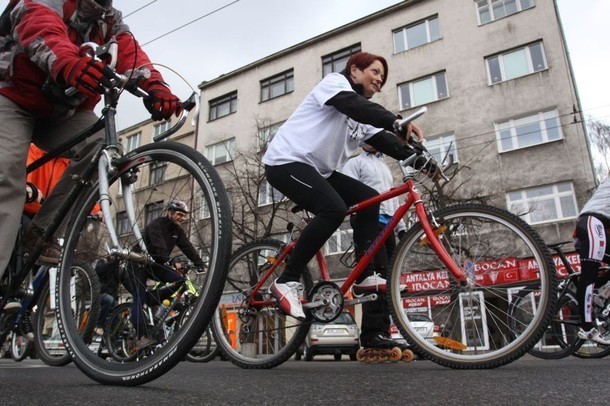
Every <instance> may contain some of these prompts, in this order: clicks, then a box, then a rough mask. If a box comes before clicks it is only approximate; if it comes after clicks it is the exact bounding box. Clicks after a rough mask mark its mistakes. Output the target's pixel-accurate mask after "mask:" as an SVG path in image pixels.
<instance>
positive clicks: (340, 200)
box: [263, 52, 423, 339]
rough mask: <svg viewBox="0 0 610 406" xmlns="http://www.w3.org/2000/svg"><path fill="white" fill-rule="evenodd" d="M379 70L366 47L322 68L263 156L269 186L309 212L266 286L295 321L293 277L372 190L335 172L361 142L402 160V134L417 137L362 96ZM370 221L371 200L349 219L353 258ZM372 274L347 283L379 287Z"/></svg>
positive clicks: (374, 217) (375, 216)
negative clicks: (336, 67)
mask: <svg viewBox="0 0 610 406" xmlns="http://www.w3.org/2000/svg"><path fill="white" fill-rule="evenodd" d="M387 75H388V65H387V62H386V60H385V59H384V58H383V57H381V56H377V55H373V54H370V53H366V52H358V53H356V54H354V55H352V56H351V57H350V58H349V60H348V61H347V64H346V67H345V70H344V71H343V72H341V73H330V74H328V75H327V76H325V77H324V78H323V79H322V81H320V82H319V83H318V84H317V85H316V86H315V88H314V89H313V90H312V91H311V92H310V93H309V95H308V96H307V97H306V98H305V100H304V101H303V102H302V103H301V105H300V106H299V107H298V108H297V110H296V111H295V112H294V113H293V114H292V115H291V116H290V117H289V118H288V120H287V121H286V122H285V123H284V124H283V125H282V126H281V127H280V128H279V129H278V131H277V133H276V135H275V136H274V137H273V140H272V141H271V142H270V144H269V146H268V149H267V152H266V153H265V155H264V156H263V163H264V164H265V173H266V176H267V181H268V182H269V184H271V186H273V187H274V188H275V189H277V190H278V191H280V192H281V193H283V194H284V196H286V197H288V198H289V199H290V200H292V201H293V202H294V203H296V204H297V205H299V206H300V207H302V208H303V209H305V210H307V211H309V212H311V213H313V214H314V215H315V217H314V218H313V220H312V221H311V222H310V223H309V224H308V225H307V226H306V227H305V228H304V229H303V231H302V233H301V237H300V238H299V240H298V242H297V244H296V246H295V247H294V250H293V251H292V253H291V255H290V258H289V259H288V261H287V264H286V267H285V269H284V271H283V272H282V274H281V275H280V276H279V278H277V279H276V280H275V281H274V282H273V283H272V285H271V288H270V292H271V294H272V295H273V296H274V297H275V298H276V300H277V301H278V303H279V306H280V309H281V310H282V311H283V312H284V313H286V314H289V315H291V316H293V317H295V318H297V319H301V320H303V319H304V318H305V314H304V313H303V308H302V304H301V302H300V300H299V295H298V291H299V289H300V283H299V282H298V281H299V279H300V276H301V274H302V272H304V270H305V269H306V268H305V267H306V265H307V263H308V262H309V261H310V259H311V258H312V257H313V256H314V255H315V253H316V252H317V251H318V250H319V249H320V248H321V247H322V246H323V245H324V243H325V242H326V241H327V240H328V238H329V237H330V236H331V235H332V234H333V233H334V232H335V230H336V229H337V228H338V227H339V226H340V225H341V223H342V222H343V220H344V218H345V214H346V211H347V208H348V207H349V206H351V205H353V204H355V203H357V202H360V201H362V200H365V199H368V198H371V197H374V196H376V195H378V193H377V191H376V190H375V189H373V188H371V187H369V186H367V185H365V184H363V183H362V182H360V181H358V180H356V179H354V178H352V177H350V176H347V175H344V174H342V173H340V172H338V169H340V168H341V167H342V166H343V164H344V163H345V162H346V161H347V159H348V158H349V157H350V156H351V155H352V153H353V152H354V151H355V150H356V148H358V147H359V145H360V143H362V142H364V143H367V144H369V145H372V146H373V147H375V148H376V149H378V150H379V151H381V152H383V153H384V154H386V155H389V156H391V157H392V158H395V159H399V160H402V159H406V158H408V157H410V156H412V155H413V154H414V153H415V152H414V151H413V150H412V149H411V148H410V147H408V146H406V145H405V141H404V139H405V138H406V135H407V134H409V133H411V132H413V133H414V134H415V135H417V137H418V138H419V139H420V140H421V139H423V135H422V132H421V130H420V129H419V128H418V127H417V126H416V125H415V124H412V123H410V124H409V125H408V127H407V128H406V130H405V131H404V132H403V133H401V134H400V136H398V135H396V134H394V133H393V131H399V129H398V128H397V125H396V124H397V122H398V120H399V119H400V117H399V116H397V115H396V114H394V113H392V112H390V111H388V110H386V109H385V108H383V107H382V106H380V105H379V104H376V103H373V102H371V101H370V100H369V99H370V98H371V97H373V95H374V94H375V93H377V92H379V91H380V90H381V88H382V87H383V85H384V84H385V82H386V80H387ZM378 220H379V205H378V204H377V205H374V206H371V207H370V208H368V209H366V210H363V211H362V212H360V213H358V214H357V215H356V216H355V218H354V220H353V222H352V226H353V229H354V244H355V246H356V255H357V256H360V255H362V254H363V253H364V251H365V250H366V248H367V247H368V246H369V244H370V243H371V241H373V239H374V238H375V236H376V234H377V224H378ZM374 272H375V269H374V266H373V265H372V264H371V265H370V266H369V267H368V268H367V269H366V270H365V271H364V272H363V273H362V274H361V275H360V277H359V279H358V280H357V281H356V282H357V283H356V284H355V285H354V287H355V288H358V287H364V286H369V287H370V286H372V285H375V286H378V285H385V279H383V278H379V277H374V276H373V274H374ZM383 333H384V332H383V331H379V332H377V333H376V334H372V337H370V338H371V339H372V338H373V337H379V336H380V335H382V334H383ZM364 338H365V339H368V338H369V337H364Z"/></svg>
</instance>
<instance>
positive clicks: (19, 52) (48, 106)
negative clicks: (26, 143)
mask: <svg viewBox="0 0 610 406" xmlns="http://www.w3.org/2000/svg"><path fill="white" fill-rule="evenodd" d="M100 23H101V24H100ZM11 28H12V33H11V34H10V37H11V39H12V40H14V43H13V47H12V48H11V51H12V52H13V55H11V58H12V62H11V63H10V66H9V69H8V72H7V75H6V77H5V78H4V80H3V81H0V94H2V95H4V96H5V97H7V98H9V99H11V100H12V101H13V102H15V103H17V104H18V105H19V106H21V107H22V108H24V109H26V110H28V111H29V112H31V113H34V114H36V115H41V116H49V115H51V114H53V112H54V110H55V109H54V103H53V102H51V100H50V99H49V98H48V97H47V95H46V94H45V93H44V92H43V91H42V90H41V87H42V85H43V83H44V82H45V81H46V79H47V77H49V76H51V77H52V78H53V79H55V80H57V82H59V83H61V82H63V79H62V75H61V71H62V69H63V68H64V67H65V66H66V64H67V63H68V62H69V61H70V60H73V59H74V58H78V57H80V55H79V46H80V45H81V44H83V43H85V42H95V43H97V44H104V43H106V42H108V40H110V39H111V38H112V37H113V36H116V40H117V42H118V45H119V51H118V58H117V65H116V70H117V72H119V73H124V72H125V71H127V70H129V69H131V68H133V67H141V66H145V65H148V67H149V68H150V69H151V73H152V76H151V78H150V79H148V81H147V83H150V82H152V81H163V78H162V76H161V74H160V73H159V72H158V71H156V70H155V69H152V66H150V65H149V64H150V60H149V59H148V56H147V55H146V54H145V53H144V51H143V50H142V49H141V48H140V46H139V45H138V43H137V42H136V40H135V39H134V38H133V36H132V35H131V34H130V33H129V27H128V26H127V25H126V24H124V23H123V20H122V13H121V12H120V11H118V10H116V9H114V8H112V9H108V10H105V9H104V8H103V7H101V6H99V5H98V4H97V3H96V2H95V1H94V0H64V1H61V0H36V1H32V0H21V1H20V2H19V4H17V5H16V6H15V9H14V10H13V12H12V13H11ZM5 52H6V51H5ZM147 83H144V84H143V85H142V87H143V88H145V89H146V86H147ZM99 100H100V96H96V97H90V98H88V99H87V100H85V101H84V102H83V103H82V104H81V105H80V106H79V107H78V109H80V110H93V108H94V107H95V105H96V104H97V102H98V101H99Z"/></svg>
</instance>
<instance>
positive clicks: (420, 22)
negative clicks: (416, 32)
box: [392, 14, 443, 54]
mask: <svg viewBox="0 0 610 406" xmlns="http://www.w3.org/2000/svg"><path fill="white" fill-rule="evenodd" d="M431 21H436V26H437V29H438V37H435V38H432V33H431V27H430V22H431ZM421 25H424V26H425V30H426V42H424V43H422V44H419V45H414V46H409V35H408V32H409V30H410V29H413V28H415V27H419V26H421ZM399 34H402V43H403V44H404V46H405V48H404V49H401V50H399V49H398V47H397V45H398V44H397V41H396V39H397V35H399ZM442 37H443V36H442V35H441V32H440V21H439V18H438V14H435V15H433V16H430V17H427V18H424V19H422V20H418V21H416V22H414V23H411V24H409V25H405V26H403V27H401V28H398V29H396V30H393V31H392V43H393V45H394V54H399V53H401V52H407V51H409V50H411V49H415V48H418V47H421V46H424V45H427V44H430V43H432V42H435V41H438V40H440V39H442Z"/></svg>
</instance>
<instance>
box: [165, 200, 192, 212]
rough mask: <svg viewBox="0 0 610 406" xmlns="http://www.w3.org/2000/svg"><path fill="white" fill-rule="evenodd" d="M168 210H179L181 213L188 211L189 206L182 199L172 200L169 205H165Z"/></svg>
mask: <svg viewBox="0 0 610 406" xmlns="http://www.w3.org/2000/svg"><path fill="white" fill-rule="evenodd" d="M167 210H168V211H170V210H171V211H180V212H182V213H188V212H189V207H188V206H187V205H186V203H184V202H183V201H182V200H173V201H172V202H171V203H170V204H169V206H167Z"/></svg>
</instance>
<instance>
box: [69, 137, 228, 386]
mask: <svg viewBox="0 0 610 406" xmlns="http://www.w3.org/2000/svg"><path fill="white" fill-rule="evenodd" d="M112 164H113V168H114V171H111V175H109V179H108V181H109V184H110V193H109V195H110V196H108V197H106V196H104V198H109V199H110V200H111V205H110V210H111V211H112V213H111V214H112V217H113V222H112V223H113V226H114V228H115V229H116V231H117V234H118V236H119V245H120V248H121V252H120V253H117V254H115V257H118V259H119V260H120V262H121V263H119V267H120V268H122V267H124V268H126V269H131V268H130V267H131V266H137V267H143V268H144V269H143V271H144V272H147V273H149V274H151V273H152V272H149V270H148V269H147V268H148V267H152V266H154V264H153V263H150V262H146V263H141V262H140V263H135V262H129V260H128V258H130V255H131V254H132V253H133V252H137V253H140V254H138V255H139V256H140V257H141V253H144V254H146V253H147V247H146V244H144V242H143V241H142V239H141V235H142V233H143V231H144V228H145V227H146V225H147V224H148V223H149V222H150V221H152V220H153V219H154V218H156V217H158V216H160V215H163V214H165V208H166V207H167V206H168V204H169V203H170V202H171V201H173V200H176V199H177V200H181V201H184V202H186V203H187V205H188V206H189V208H190V214H189V216H187V217H185V219H184V222H183V223H182V225H181V226H182V227H183V229H184V231H185V232H186V235H187V238H188V239H189V241H190V242H191V244H192V245H193V247H194V248H195V249H196V250H197V251H198V252H199V255H200V256H201V257H202V258H203V259H204V260H205V261H206V267H205V269H203V270H202V272H200V273H198V274H197V275H194V276H193V277H192V280H193V284H194V285H195V288H196V290H197V298H196V300H194V302H193V303H192V306H191V313H190V317H189V318H188V320H186V321H185V322H184V323H183V324H181V325H180V327H179V329H176V331H175V332H174V333H173V334H172V335H171V337H169V339H167V340H162V341H161V342H157V343H156V345H155V346H154V347H151V348H150V350H147V351H141V352H138V353H137V354H136V356H134V357H133V358H130V357H127V359H126V360H121V362H117V360H116V359H115V358H113V357H108V356H105V355H106V354H104V351H96V349H95V348H91V347H92V346H91V345H90V343H88V342H86V341H85V340H83V339H82V338H81V337H80V336H79V334H78V326H77V325H76V324H75V323H74V320H73V317H72V303H73V299H74V296H78V294H79V292H73V291H71V289H70V284H69V278H68V277H67V275H68V274H69V269H70V267H71V266H72V265H74V264H79V263H86V264H88V265H90V266H94V265H95V264H96V263H97V262H98V261H99V260H101V259H103V258H106V257H108V255H109V251H110V248H111V247H113V245H114V244H113V242H112V239H111V236H110V233H109V231H108V226H107V224H105V223H100V222H99V221H97V220H95V219H94V220H91V218H90V217H91V216H90V213H91V212H92V210H94V207H95V204H96V203H97V202H98V201H99V199H100V197H99V189H98V184H97V182H94V183H93V184H92V186H91V187H90V188H89V189H88V190H86V191H85V193H84V194H83V195H82V198H81V199H80V200H79V201H78V202H76V204H75V206H74V207H75V208H74V210H73V213H72V216H71V219H70V222H69V225H68V231H67V234H66V241H65V245H64V247H63V254H62V262H61V268H60V274H59V277H58V281H57V286H58V289H57V291H58V317H59V320H60V330H61V332H62V337H63V338H64V343H65V345H66V348H67V349H68V351H69V353H70V355H71V356H72V359H73V361H74V363H75V364H76V365H77V366H78V368H79V369H81V370H82V371H83V372H84V373H85V374H86V375H88V376H89V377H90V378H92V379H94V380H95V381H98V382H100V383H104V384H112V385H129V386H133V385H139V384H143V383H146V382H149V381H151V380H153V379H156V378H158V377H159V376H161V375H163V374H164V373H165V372H167V371H168V370H170V369H171V368H172V367H173V366H175V365H176V364H177V363H178V362H179V361H181V360H183V359H184V357H185V356H186V354H187V352H188V351H189V350H190V349H191V348H192V347H193V345H194V344H195V342H197V340H198V339H199V337H200V336H201V334H202V333H203V331H204V329H205V326H207V325H208V323H209V322H210V319H211V317H212V314H213V312H214V310H215V309H216V306H217V303H218V300H219V299H220V294H221V289H222V283H223V282H224V278H225V272H226V269H227V265H228V260H229V255H230V250H231V228H230V227H231V218H230V211H229V201H228V197H227V194H226V191H225V189H224V186H223V184H222V182H221V180H220V177H219V176H218V174H217V173H216V171H215V170H214V168H213V167H212V165H211V164H210V163H209V162H208V161H207V160H206V159H205V158H204V157H203V156H202V155H201V154H200V153H199V152H197V151H195V150H194V149H193V148H191V147H189V146H186V145H183V144H179V143H176V142H172V141H164V142H160V143H154V144H148V145H144V146H142V147H140V148H137V149H135V150H133V151H131V152H129V154H127V155H125V156H124V157H122V158H118V159H117V160H115V161H113V163H112ZM176 249H178V248H176ZM131 257H133V255H131ZM131 282H132V283H136V281H135V280H133V279H131ZM133 288H135V286H132V289H133ZM117 299H120V300H119V301H121V300H122V299H125V298H117ZM90 300H96V298H93V297H91V298H90ZM157 300H158V299H157ZM159 304H160V303H148V305H149V306H155V305H159ZM153 340H155V339H153ZM129 355H131V353H129Z"/></svg>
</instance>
